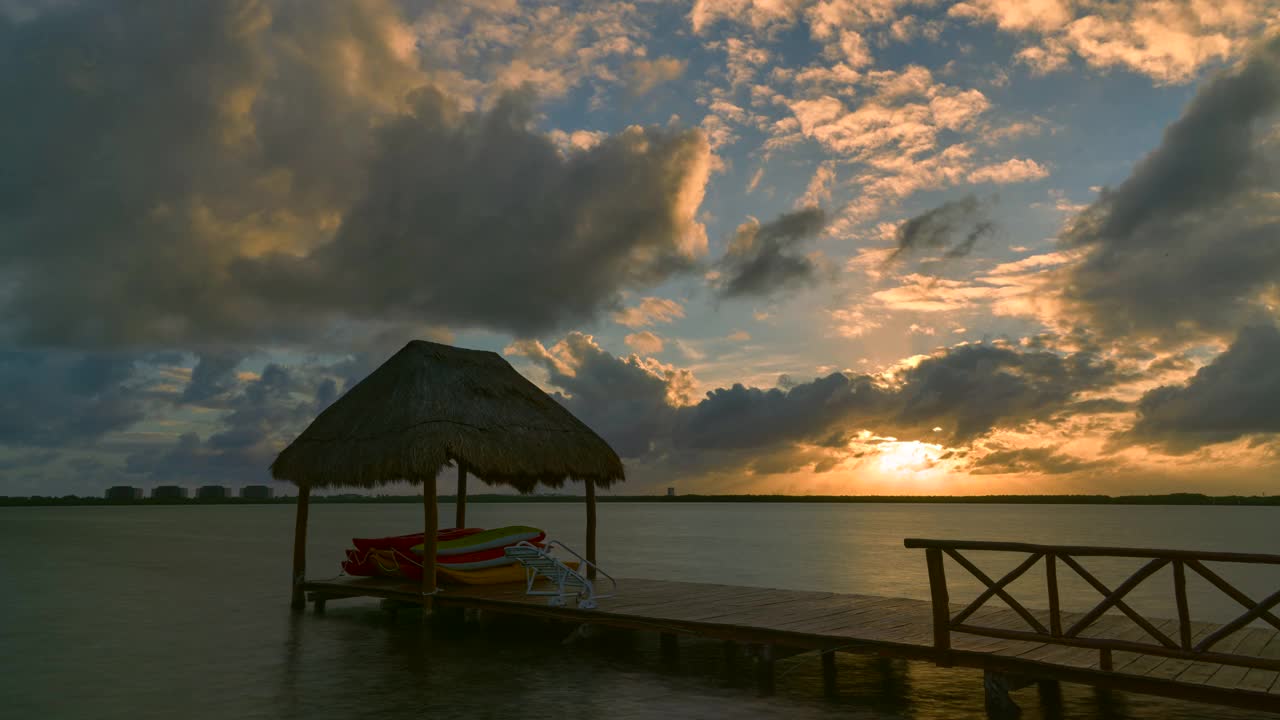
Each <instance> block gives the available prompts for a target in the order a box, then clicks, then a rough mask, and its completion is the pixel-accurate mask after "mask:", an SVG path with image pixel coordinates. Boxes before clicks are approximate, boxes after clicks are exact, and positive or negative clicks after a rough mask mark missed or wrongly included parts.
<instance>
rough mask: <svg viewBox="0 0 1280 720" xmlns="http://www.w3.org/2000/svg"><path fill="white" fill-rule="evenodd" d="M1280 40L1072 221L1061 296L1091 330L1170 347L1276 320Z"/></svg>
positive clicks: (1230, 75)
mask: <svg viewBox="0 0 1280 720" xmlns="http://www.w3.org/2000/svg"><path fill="white" fill-rule="evenodd" d="M1278 110H1280V36H1276V37H1273V38H1271V39H1269V40H1268V41H1266V42H1265V43H1262V44H1259V45H1258V46H1257V47H1256V48H1255V49H1254V51H1253V52H1252V53H1251V54H1250V55H1249V57H1247V58H1246V59H1245V61H1244V62H1243V63H1242V64H1241V65H1240V66H1239V67H1237V68H1235V69H1233V70H1231V71H1229V72H1226V73H1224V74H1222V75H1219V76H1218V77H1216V78H1214V79H1212V80H1210V81H1209V82H1207V83H1206V84H1205V85H1204V86H1203V87H1202V88H1201V89H1200V90H1199V92H1197V93H1196V96H1195V98H1194V99H1193V100H1192V101H1191V103H1190V104H1189V105H1188V106H1187V108H1186V110H1185V111H1184V112H1183V114H1182V116H1181V117H1180V118H1179V119H1178V120H1177V121H1176V122H1174V123H1173V124H1172V125H1170V126H1169V128H1168V129H1167V130H1166V131H1165V134H1164V138H1163V140H1162V141H1161V143H1160V146H1159V147H1157V148H1156V149H1155V150H1154V151H1153V152H1151V153H1150V154H1149V155H1147V156H1146V157H1145V158H1143V159H1142V160H1141V161H1140V162H1139V163H1138V164H1137V166H1136V167H1135V168H1134V170H1133V172H1132V173H1131V174H1130V176H1129V177H1128V179H1126V180H1125V181H1124V182H1123V183H1121V184H1120V186H1119V187H1117V188H1115V189H1114V190H1108V191H1104V192H1103V193H1102V195H1101V197H1099V199H1098V200H1097V201H1096V202H1095V203H1094V204H1093V205H1092V206H1091V207H1089V208H1088V209H1087V210H1085V211H1084V212H1083V213H1081V215H1080V216H1079V217H1077V218H1076V219H1075V220H1074V222H1073V225H1072V226H1071V227H1070V229H1069V231H1068V232H1067V233H1066V235H1065V237H1064V239H1065V241H1066V242H1067V243H1068V244H1070V245H1074V246H1077V247H1080V248H1084V249H1086V250H1087V251H1088V252H1087V255H1086V257H1085V259H1084V260H1083V262H1081V263H1080V264H1078V265H1076V266H1075V267H1074V268H1072V269H1071V270H1070V271H1069V274H1068V276H1067V277H1066V278H1065V280H1066V282H1065V284H1064V288H1065V289H1064V294H1065V297H1066V299H1067V300H1068V302H1069V304H1070V305H1071V306H1074V307H1075V308H1076V310H1078V311H1079V312H1080V313H1081V314H1082V315H1083V316H1084V318H1085V319H1087V320H1088V321H1089V322H1090V324H1091V325H1092V327H1093V328H1094V329H1095V330H1097V331H1099V332H1101V333H1104V334H1105V335H1107V336H1110V337H1113V338H1126V337H1129V336H1131V335H1144V336H1148V337H1157V338H1160V339H1162V340H1165V341H1171V342H1177V341H1180V340H1184V339H1188V338H1194V337H1197V336H1203V335H1216V336H1220V337H1221V336H1229V335H1231V334H1233V333H1234V332H1235V331H1236V330H1237V329H1238V328H1240V327H1242V326H1243V325H1245V324H1249V323H1254V322H1258V321H1266V319H1267V316H1274V315H1275V311H1274V309H1272V310H1268V309H1267V308H1266V306H1265V304H1264V303H1263V302H1260V301H1259V297H1260V296H1261V295H1262V294H1264V293H1265V292H1267V291H1268V290H1270V291H1274V290H1275V288H1276V287H1277V282H1278V280H1280V242H1278V241H1277V238H1278V237H1280V221H1277V219H1276V218H1277V217H1280V215H1277V210H1280V202H1278V201H1277V199H1276V195H1275V192H1274V191H1275V189H1276V187H1277V186H1276V169H1277V166H1276V165H1275V159H1276V154H1277V151H1278V150H1280V148H1278V147H1277V142H1276V136H1275V135H1274V133H1273V132H1272V131H1271V128H1272V127H1273V124H1274V121H1275V119H1276V114H1277V111H1278Z"/></svg>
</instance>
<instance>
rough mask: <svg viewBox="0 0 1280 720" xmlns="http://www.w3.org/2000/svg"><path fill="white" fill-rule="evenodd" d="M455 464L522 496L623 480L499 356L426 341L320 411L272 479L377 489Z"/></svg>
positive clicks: (594, 444)
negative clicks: (539, 487)
mask: <svg viewBox="0 0 1280 720" xmlns="http://www.w3.org/2000/svg"><path fill="white" fill-rule="evenodd" d="M458 460H461V461H462V462H464V463H465V464H466V467H467V472H469V473H471V474H473V475H475V476H477V477H479V478H480V479H481V480H483V481H485V482H487V483H490V484H505V485H511V486H513V487H515V488H516V489H518V490H520V491H522V492H528V491H531V490H532V489H533V488H534V486H535V485H536V484H538V483H542V484H544V485H549V486H552V487H559V486H560V485H562V484H564V481H565V480H566V479H572V480H584V481H591V482H595V483H596V485H598V486H601V487H607V486H609V485H610V484H612V483H613V482H614V481H618V480H623V479H624V477H623V472H622V461H621V460H619V459H618V454H617V453H615V452H614V451H613V448H611V447H609V444H608V443H606V442H605V441H604V440H603V439H601V438H600V436H599V435H596V434H595V432H593V431H592V430H591V428H589V427H587V426H586V425H584V424H583V423H582V421H581V420H579V419H578V418H576V417H574V416H573V414H572V413H570V412H569V411H568V410H566V409H565V408H564V406H563V405H561V404H560V403H558V402H556V401H555V400H553V399H552V398H551V396H549V395H547V394H546V393H545V392H543V391H542V390H540V389H538V387H537V386H536V385H534V384H533V383H531V382H529V381H528V380H526V379H525V378H524V376H522V375H521V374H520V373H518V372H516V371H515V368H513V367H511V365H510V364H509V363H507V361H506V360H503V359H502V357H501V356H499V355H498V354H497V353H492V352H485V351H480V350H464V349H462V348H456V347H451V346H449V345H440V344H438V343H432V342H426V341H423V340H414V341H413V342H410V343H409V344H408V345H406V346H404V349H403V350H401V351H400V352H398V353H396V354H395V355H393V356H392V357H391V359H390V360H387V361H386V362H385V363H383V364H382V366H381V367H379V368H378V369H377V370H374V371H373V372H372V373H370V374H369V377H366V378H365V379H364V380H361V381H360V382H359V383H358V384H357V385H356V386H355V387H353V388H351V390H349V391H348V392H347V393H346V394H345V395H343V396H342V397H341V398H339V399H338V400H337V401H336V402H334V403H333V404H332V405H330V406H329V407H328V408H327V409H326V410H325V411H324V412H322V413H320V416H319V417H317V418H316V419H315V420H313V421H312V422H311V425H310V426H308V427H307V429H306V430H303V431H302V434H301V435H299V436H298V438H297V439H296V440H294V441H293V442H292V443H291V444H290V445H289V447H287V448H285V449H284V450H283V451H281V453H280V455H279V456H278V457H277V458H276V461H275V462H274V463H272V464H271V474H272V476H274V477H275V478H276V479H277V480H288V481H289V482H292V483H294V484H295V485H300V486H301V485H307V486H311V487H340V486H356V487H375V486H377V485H383V484H386V483H391V482H398V481H401V480H407V481H409V482H412V483H417V482H421V481H422V480H423V479H424V478H429V479H430V478H435V476H436V474H437V473H438V472H439V471H440V470H441V468H443V467H444V466H446V465H448V464H450V463H453V462H456V461H458Z"/></svg>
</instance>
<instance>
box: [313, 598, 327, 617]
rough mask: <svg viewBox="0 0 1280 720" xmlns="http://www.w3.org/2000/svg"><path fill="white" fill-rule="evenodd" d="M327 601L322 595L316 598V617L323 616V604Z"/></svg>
mask: <svg viewBox="0 0 1280 720" xmlns="http://www.w3.org/2000/svg"><path fill="white" fill-rule="evenodd" d="M327 601H328V598H326V597H325V596H323V595H320V596H319V597H317V598H316V602H315V607H316V614H317V615H323V614H324V604H325V602H327Z"/></svg>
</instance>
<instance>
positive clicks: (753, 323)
mask: <svg viewBox="0 0 1280 720" xmlns="http://www.w3.org/2000/svg"><path fill="white" fill-rule="evenodd" d="M0 107H3V108H5V110H4V112H2V113H0V158H4V162H3V169H0V257H2V258H3V262H0V495H31V494H41V495H62V494H88V495H97V494H100V493H101V491H102V489H103V488H105V487H106V486H109V485H115V484H131V485H137V486H141V487H152V486H154V485H157V484H173V483H176V484H183V485H188V486H195V485H201V484H207V483H209V484H225V485H231V486H238V485H243V484H254V483H262V482H266V481H268V479H269V473H268V469H267V468H268V466H269V464H270V463H271V461H272V460H273V459H274V457H275V455H276V454H277V453H278V452H279V451H280V450H281V449H282V448H283V447H284V446H285V445H287V444H288V443H289V442H290V441H291V440H292V439H293V438H294V437H295V436H296V435H297V434H298V433H299V432H300V431H301V430H302V429H303V428H304V427H306V425H307V423H308V422H310V420H311V419H312V418H313V417H315V415H316V414H317V413H318V412H319V411H321V410H322V409H323V408H325V407H326V406H327V405H328V404H329V403H331V402H333V401H334V400H335V399H336V398H338V397H339V396H341V394H342V393H343V392H344V391H345V390H346V389H347V388H349V387H351V386H352V385H353V384H354V383H356V382H358V381H359V380H360V379H361V378H363V377H364V376H365V375H366V374H368V373H369V372H370V371H371V370H373V369H374V368H376V367H377V366H378V365H379V364H380V363H382V362H383V361H384V360H385V359H386V358H388V357H390V355H392V354H393V353H394V352H395V351H397V350H398V349H399V348H401V347H402V346H403V345H404V344H405V343H406V342H408V341H409V340H411V339H415V338H421V339H428V340H435V341H439V342H447V343H450V344H455V345H459V346H463V347H470V348H480V349H486V350H492V351H495V352H498V353H501V354H502V355H503V356H504V357H505V358H506V359H507V360H508V361H509V362H510V363H511V364H512V365H513V366H514V367H515V368H516V369H518V370H519V371H520V372H522V373H524V374H525V375H526V376H527V377H529V378H530V379H531V380H533V381H534V382H535V383H537V384H538V385H539V386H540V387H542V388H543V389H545V390H546V391H548V392H549V393H551V394H552V395H553V396H554V397H556V398H557V399H558V400H559V401H560V402H562V403H563V404H564V405H565V406H566V407H568V408H569V409H570V410H571V411H572V412H574V413H575V414H576V415H578V417H580V418H582V419H583V420H584V421H585V422H586V423H587V424H588V425H590V426H591V427H592V428H594V429H595V430H596V431H597V432H599V433H600V434H601V435H602V436H603V437H604V438H605V439H606V440H608V441H609V442H610V443H611V444H612V445H613V447H614V448H615V449H616V450H617V451H618V453H619V455H620V456H622V458H623V460H624V463H625V467H626V472H627V477H628V481H627V483H625V484H624V485H621V486H618V487H617V488H615V490H614V492H619V493H627V494H647V493H653V492H659V491H661V490H662V489H664V488H666V487H669V486H674V487H676V488H677V491H678V492H681V493H694V492H701V493H775V492H776V493H795V494H1005V493H1047V494H1063V493H1105V494H1129V493H1164V492H1184V491H1186V492H1204V493H1210V494H1234V493H1243V494H1269V493H1271V492H1273V491H1274V490H1275V489H1276V488H1277V487H1278V486H1280V483H1278V482H1277V480H1278V479H1280V330H1278V329H1277V323H1278V322H1280V152H1278V150H1280V3H1277V2H1274V1H1263V0H1218V1H1214V2H1208V1H1206V0H1153V1H1151V2H1136V3H1124V2H1102V1H1100V0H1079V1H1075V0H964V1H962V2H955V3H948V2H942V1H936V2H935V1H933V0H924V1H921V2H913V1H911V0H857V1H855V0H816V1H815V0H696V1H695V2H693V3H689V2H668V1H665V0H633V1H632V2H614V1H612V0H609V1H605V0H601V1H599V2H586V3H581V4H571V3H543V2H516V1H515V0H448V1H447V2H443V1H442V2H434V1H432V0H403V1H400V2H398V1H397V0H341V1H335V2H325V3H314V2H307V1H303V0H279V1H272V0H209V1H208V2H201V3H159V4H157V3H135V2H128V1H125V0H121V1H115V0H95V1H94V2H78V1H76V0H0ZM405 491H406V492H407V491H408V489H407V488H406V489H405Z"/></svg>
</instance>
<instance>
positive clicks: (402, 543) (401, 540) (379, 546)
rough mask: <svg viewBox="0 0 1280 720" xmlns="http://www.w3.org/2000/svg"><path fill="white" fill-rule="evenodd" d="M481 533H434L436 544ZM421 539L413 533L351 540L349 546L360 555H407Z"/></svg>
mask: <svg viewBox="0 0 1280 720" xmlns="http://www.w3.org/2000/svg"><path fill="white" fill-rule="evenodd" d="M483 531H484V530H483V528H447V529H445V530H440V531H438V532H437V533H436V542H444V541H446V540H457V539H458V538H463V537H466V536H468V535H475V534H476V533H478V532H483ZM422 539H423V534H422V533H415V534H412V535H396V536H393V537H384V538H351V544H352V545H355V546H356V549H357V550H359V551H360V552H362V553H367V552H369V551H370V550H399V551H400V552H406V553H407V552H409V550H410V548H412V547H413V546H414V545H421V544H422Z"/></svg>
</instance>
